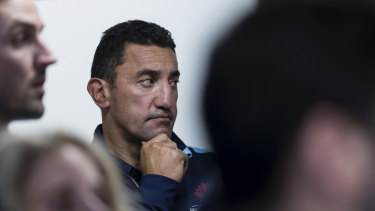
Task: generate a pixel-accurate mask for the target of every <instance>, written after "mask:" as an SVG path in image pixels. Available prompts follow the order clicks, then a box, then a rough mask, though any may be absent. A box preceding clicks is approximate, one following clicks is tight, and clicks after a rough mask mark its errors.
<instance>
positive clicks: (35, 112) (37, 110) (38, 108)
mask: <svg viewBox="0 0 375 211" xmlns="http://www.w3.org/2000/svg"><path fill="white" fill-rule="evenodd" d="M15 112H17V113H18V114H17V113H15V116H16V117H17V118H16V119H37V118H40V117H42V116H43V114H44V106H43V104H39V105H35V104H34V105H32V106H29V107H27V108H23V109H20V110H19V111H15Z"/></svg>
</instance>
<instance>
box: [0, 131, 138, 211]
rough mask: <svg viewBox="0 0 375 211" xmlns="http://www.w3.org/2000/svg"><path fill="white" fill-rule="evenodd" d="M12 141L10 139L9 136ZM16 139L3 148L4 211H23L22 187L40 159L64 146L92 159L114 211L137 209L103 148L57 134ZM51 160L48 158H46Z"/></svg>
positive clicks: (0, 206)
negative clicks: (134, 207)
mask: <svg viewBox="0 0 375 211" xmlns="http://www.w3.org/2000/svg"><path fill="white" fill-rule="evenodd" d="M8 138H9V137H8ZM12 138H13V139H14V140H11V141H9V142H8V144H7V145H6V146H5V147H3V148H2V149H0V210H4V211H5V210H7V211H20V209H21V207H20V205H21V204H22V202H21V198H20V194H21V191H22V186H23V185H24V184H25V183H26V182H27V180H28V176H29V174H30V172H31V171H32V168H33V166H34V165H36V164H37V163H38V162H39V158H43V156H48V154H49V153H53V152H54V151H56V150H59V149H60V148H62V147H64V146H73V147H75V148H77V149H79V150H80V151H82V152H83V153H84V154H86V155H87V156H89V158H90V159H91V160H92V161H93V163H94V164H95V166H96V167H97V169H98V171H99V172H100V173H101V174H102V175H103V178H104V181H105V185H106V189H107V191H108V192H107V194H108V195H106V200H107V201H106V203H107V204H106V205H107V206H108V207H109V208H110V210H113V211H122V210H133V209H132V207H133V205H131V204H130V201H131V200H130V199H128V197H130V196H129V195H128V194H127V193H124V189H123V185H122V182H121V179H120V175H119V172H118V169H117V168H116V167H115V165H114V164H113V161H112V160H111V159H110V158H109V157H108V155H107V154H106V153H105V151H104V150H103V149H101V148H100V146H98V145H95V146H90V145H88V144H87V143H85V142H84V141H83V140H81V139H79V138H77V137H75V136H74V135H70V134H65V133H55V134H50V135H47V136H43V137H41V136H40V137H39V136H38V137H33V138H28V139H21V138H15V137H12ZM44 159H48V157H46V158H44Z"/></svg>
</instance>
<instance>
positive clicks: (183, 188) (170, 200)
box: [87, 20, 216, 210]
mask: <svg viewBox="0 0 375 211" xmlns="http://www.w3.org/2000/svg"><path fill="white" fill-rule="evenodd" d="M175 47H176V45H175V43H174V41H173V38H172V36H171V34H170V32H169V31H168V30H166V29H164V28H163V27H161V26H159V25H157V24H154V23H149V22H145V21H141V20H131V21H127V22H123V23H119V24H117V25H115V26H113V27H111V28H109V29H108V30H106V31H105V32H104V33H103V37H102V39H101V41H100V43H99V45H98V47H97V49H96V52H95V56H94V60H93V64H92V69H91V79H90V80H89V82H88V85H87V90H88V92H89V94H90V95H91V97H92V99H93V101H94V102H95V104H96V105H97V106H98V107H99V108H100V110H101V114H102V124H100V125H99V126H98V127H97V128H96V130H95V137H96V139H97V140H99V142H96V143H95V142H94V144H98V143H99V144H104V145H105V146H106V148H107V149H108V151H109V152H110V153H111V155H113V157H114V159H115V160H116V161H117V163H118V165H119V166H120V167H121V170H122V174H123V178H124V183H125V184H126V185H127V186H128V187H130V188H131V189H132V190H134V191H135V193H137V195H139V198H140V200H139V202H140V204H141V205H142V206H143V207H144V208H145V209H147V210H198V209H199V207H200V206H201V205H202V204H203V203H204V202H205V200H206V197H209V194H210V192H212V191H213V190H214V188H215V186H216V171H215V166H214V158H215V157H214V154H213V153H212V152H207V151H204V150H201V149H198V148H194V147H189V146H186V145H185V144H184V143H183V142H182V140H181V139H180V138H179V137H178V136H177V135H176V134H175V133H174V132H173V126H174V122H175V120H176V116H177V97H178V89H177V83H178V82H179V78H180V70H179V68H178V63H177V58H176V53H175Z"/></svg>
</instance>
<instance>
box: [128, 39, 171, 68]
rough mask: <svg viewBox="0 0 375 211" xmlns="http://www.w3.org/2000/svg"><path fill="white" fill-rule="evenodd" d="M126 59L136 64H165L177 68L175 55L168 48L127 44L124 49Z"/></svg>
mask: <svg viewBox="0 0 375 211" xmlns="http://www.w3.org/2000/svg"><path fill="white" fill-rule="evenodd" d="M131 46H132V47H131ZM145 47H147V48H145ZM126 59H132V60H133V61H134V62H137V63H152V62H166V63H171V64H173V65H176V66H177V59H176V55H175V53H174V52H173V51H172V49H170V48H168V47H165V48H161V47H158V46H143V45H136V44H129V45H128V46H127V48H126Z"/></svg>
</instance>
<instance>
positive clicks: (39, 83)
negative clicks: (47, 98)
mask: <svg viewBox="0 0 375 211" xmlns="http://www.w3.org/2000/svg"><path fill="white" fill-rule="evenodd" d="M44 82H45V77H42V78H39V79H36V80H34V82H33V83H32V85H31V86H32V87H33V88H34V89H36V90H37V91H38V92H40V93H42V94H44V86H43V85H44Z"/></svg>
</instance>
